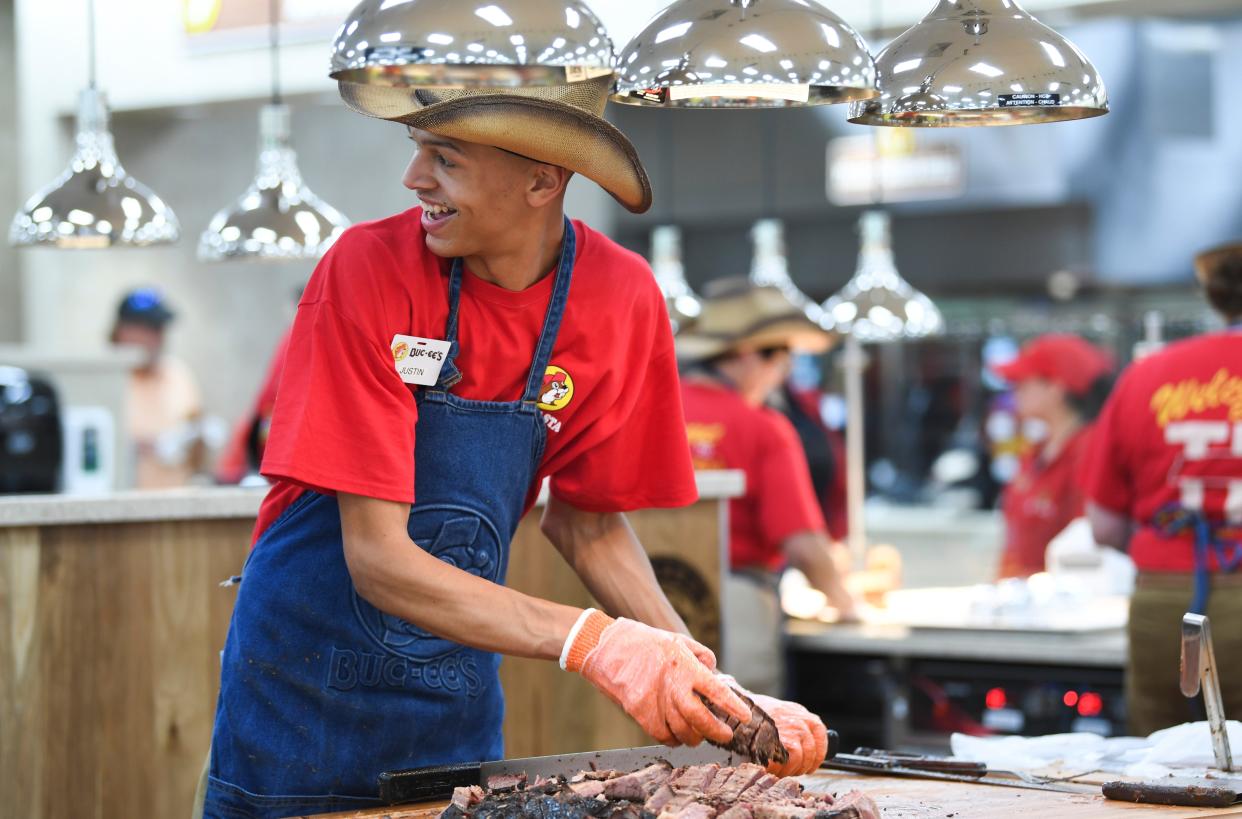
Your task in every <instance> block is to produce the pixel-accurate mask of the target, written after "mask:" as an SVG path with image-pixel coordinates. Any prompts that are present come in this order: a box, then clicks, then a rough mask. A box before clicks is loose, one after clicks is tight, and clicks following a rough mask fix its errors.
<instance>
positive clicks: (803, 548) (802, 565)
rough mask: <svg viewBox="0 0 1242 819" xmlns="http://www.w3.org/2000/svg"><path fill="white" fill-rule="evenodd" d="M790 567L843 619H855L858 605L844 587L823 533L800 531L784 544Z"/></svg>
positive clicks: (782, 545) (830, 544)
mask: <svg viewBox="0 0 1242 819" xmlns="http://www.w3.org/2000/svg"><path fill="white" fill-rule="evenodd" d="M781 550H782V551H783V552H784V553H785V557H786V558H787V559H788V560H789V565H791V566H793V567H794V568H795V569H798V570H800V571H801V572H802V573H803V574H805V575H806V579H807V580H808V581H809V582H810V584H811V585H812V586H814V587H815V588H817V589H819V590H820V591H822V592H823V593H824V594H825V595H827V596H828V602H829V603H831V604H832V605H833V606H834V607H835V608H836V609H837V610H838V611H839V612H840V613H841V616H842V618H846V619H848V618H852V617H854V616H855V614H856V612H855V603H854V599H853V597H851V596H850V593H849V590H848V589H846V587H845V574H844V572H842V571H840V569H839V568H838V566H837V564H836V561H835V560H834V559H833V556H832V542H831V541H829V540H828V537H827V535H825V534H823V533H822V532H809V531H808V532H798V533H796V534H793V535H790V536H789V537H788V538H786V539H785V542H784V543H782V544H781Z"/></svg>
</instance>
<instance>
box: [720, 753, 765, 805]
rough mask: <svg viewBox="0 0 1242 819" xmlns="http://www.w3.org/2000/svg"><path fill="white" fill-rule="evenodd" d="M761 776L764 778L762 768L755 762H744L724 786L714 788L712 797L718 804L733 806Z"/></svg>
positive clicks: (735, 769)
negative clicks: (743, 792)
mask: <svg viewBox="0 0 1242 819" xmlns="http://www.w3.org/2000/svg"><path fill="white" fill-rule="evenodd" d="M761 776H763V768H762V766H759V765H756V764H755V763H753V762H744V763H742V764H741V765H738V766H737V767H736V768H734V769H733V773H732V775H731V776H730V777H729V778H728V779H727V780H725V782H724V784H723V785H718V786H716V787H715V788H714V791H713V793H712V794H711V796H712V798H713V799H715V801H717V802H720V803H723V804H731V803H733V802H736V801H737V798H738V797H739V796H741V795H742V791H744V790H746V789H747V788H749V787H750V786H751V785H752V784H754V782H755V780H756V779H758V778H759V777H761Z"/></svg>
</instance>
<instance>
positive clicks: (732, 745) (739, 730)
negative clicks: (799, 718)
mask: <svg viewBox="0 0 1242 819" xmlns="http://www.w3.org/2000/svg"><path fill="white" fill-rule="evenodd" d="M733 693H734V694H737V695H738V696H739V697H741V698H742V701H743V702H745V703H746V706H747V707H748V708H750V722H748V723H746V724H745V725H743V724H742V723H740V722H739V721H738V720H736V719H734V718H733V717H731V716H729V715H728V714H726V713H725V712H724V711H722V710H720V709H719V708H717V707H716V706H715V705H714V704H713V703H712V702H710V701H709V700H708V699H707V698H706V697H702V696H700V697H699V699H701V700H703V703H704V704H705V705H706V706H707V707H708V709H709V710H710V711H711V712H712V713H713V714H715V715H716V716H717V717H719V718H720V720H721V721H722V722H724V723H725V724H726V725H728V726H729V727H730V728H732V729H733V739H732V740H730V742H729V744H728V745H718V743H715V742H713V743H712V744H713V745H718V747H721V748H724V749H725V750H727V751H732V752H733V753H735V754H737V755H738V756H741V757H745V758H746V759H749V760H751V761H752V762H758V763H759V764H760V765H763V766H765V767H766V766H767V765H768V764H769V763H772V762H778V763H780V764H782V765H783V764H784V763H786V762H788V761H789V751H787V750H785V746H784V745H782V744H781V737H780V733H779V732H778V731H777V730H776V723H775V722H773V721H772V718H771V717H770V716H768V714H767V712H766V711H764V710H763V709H762V708H760V707H759V706H757V705H755V702H754V700H752V699H751V698H750V697H748V696H746V695H745V694H743V693H742V692H741V691H738V690H737V689H736V688H734V689H733Z"/></svg>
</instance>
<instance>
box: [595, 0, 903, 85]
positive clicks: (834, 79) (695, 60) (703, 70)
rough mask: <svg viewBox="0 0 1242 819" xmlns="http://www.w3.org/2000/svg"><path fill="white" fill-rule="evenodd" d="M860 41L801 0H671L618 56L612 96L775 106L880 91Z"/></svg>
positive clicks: (830, 16) (841, 23)
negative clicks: (615, 82)
mask: <svg viewBox="0 0 1242 819" xmlns="http://www.w3.org/2000/svg"><path fill="white" fill-rule="evenodd" d="M878 94H879V91H878V90H877V89H876V74H875V65H874V63H873V62H872V59H871V55H870V54H869V53H868V52H867V44H866V43H865V42H863V39H862V37H861V36H859V34H858V32H857V31H855V30H854V29H853V28H852V27H851V26H850V25H849V24H848V23H846V22H845V21H844V20H842V19H841V18H840V17H838V16H837V15H835V14H833V13H832V12H830V11H828V9H826V8H824V7H822V6H820V5H818V4H817V3H814V2H806V0H677V2H675V3H673V4H672V5H671V6H669V7H668V8H667V9H665V10H664V11H663V12H661V13H660V14H659V15H658V16H657V17H656V18H655V19H654V20H652V21H651V22H650V23H649V24H648V25H647V27H646V28H644V29H643V31H642V32H641V33H640V34H638V36H636V37H635V38H634V39H633V40H631V41H630V43H629V45H627V46H626V47H625V48H624V49H623V50H622V52H621V54H620V56H619V57H618V59H617V91H616V93H615V94H614V96H613V100H614V101H616V102H621V103H627V104H630V105H648V106H660V107H668V108H778V107H786V106H804V105H822V104H827V103H836V102H848V101H851V100H863V99H869V98H871V97H874V96H878Z"/></svg>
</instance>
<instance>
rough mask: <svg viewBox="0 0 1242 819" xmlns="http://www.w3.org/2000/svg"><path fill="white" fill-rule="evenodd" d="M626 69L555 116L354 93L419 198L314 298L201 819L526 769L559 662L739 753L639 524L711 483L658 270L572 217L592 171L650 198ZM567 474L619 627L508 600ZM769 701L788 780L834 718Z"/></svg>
mask: <svg viewBox="0 0 1242 819" xmlns="http://www.w3.org/2000/svg"><path fill="white" fill-rule="evenodd" d="M611 80H612V77H611V75H607V76H603V77H600V78H597V79H594V80H585V81H582V82H577V83H574V84H573V87H572V88H562V89H557V88H555V87H551V88H548V87H540V88H539V89H537V90H538V92H539V98H538V99H534V98H529V97H521V96H517V95H516V92H515V93H514V94H508V93H505V94H497V93H488V92H477V93H473V92H469V91H460V92H454V91H449V92H444V93H443V98H442V99H440V98H438V96H437V95H438V94H439V92H435V91H432V90H428V89H419V90H417V91H414V90H412V89H409V88H399V87H391V88H389V87H380V86H367V87H366V88H363V89H355V88H351V87H349V86H348V84H347V83H342V84H341V92H342V95H343V96H344V97H345V99H346V101H347V102H348V103H349V104H350V105H351V106H352V107H354V108H356V109H357V110H360V111H362V112H363V113H368V114H371V115H373V116H383V117H384V118H391V119H394V120H397V121H399V122H402V123H403V124H405V125H406V126H408V129H409V136H410V138H411V139H412V140H413V142H414V145H415V153H414V157H413V159H412V160H411V161H410V164H409V166H408V168H407V169H406V172H405V176H404V179H403V180H402V181H403V183H404V185H405V186H406V187H407V188H409V189H410V190H411V191H413V192H414V193H415V194H416V195H417V196H418V199H419V200H420V202H421V204H422V207H420V208H413V209H411V210H409V211H406V212H404V213H399V214H397V215H395V216H391V217H388V218H386V219H381V220H379V221H376V222H370V223H366V224H361V225H355V226H354V227H352V228H350V229H349V230H347V231H346V232H345V233H344V234H343V235H342V236H341V237H340V239H339V240H338V241H337V242H336V244H335V245H334V246H333V247H332V249H331V250H330V251H329V252H328V254H327V255H326V256H325V257H324V259H323V261H322V262H321V263H320V264H319V266H318V267H317V269H316V271H315V273H314V275H313V276H312V278H311V281H310V283H309V284H308V285H307V288H306V292H305V293H304V294H303V296H302V300H301V304H300V305H299V307H298V314H297V318H296V320H295V321H294V325H293V331H292V337H291V340H290V344H289V351H288V353H287V355H286V356H285V362H284V369H283V372H282V375H281V381H280V387H279V390H278V391H277V397H276V408H275V411H274V413H273V416H272V425H271V430H270V434H269V437H268V441H267V449H266V452H265V454H264V459H263V473H264V474H265V475H266V476H267V477H268V478H269V479H271V480H272V481H273V482H274V484H273V487H272V489H271V491H270V492H269V494H268V496H267V498H266V500H265V502H264V504H263V507H262V509H261V510H260V513H259V516H258V521H257V523H256V529H255V544H254V549H253V551H252V552H251V555H250V558H249V560H248V561H247V563H246V566H245V568H244V570H243V574H242V578H241V583H240V585H239V587H238V589H239V590H238V597H237V601H236V604H235V606H234V609H233V619H232V622H231V624H230V627H229V634H228V638H227V641H226V643H225V648H224V654H223V671H222V675H221V686H220V698H219V702H218V705H217V710H216V720H215V728H214V732H213V737H212V751H211V760H210V769H209V775H208V778H207V785H206V804H205V808H204V815H206V816H228V817H231V818H232V819H237V817H268V816H271V817H275V816H287V815H289V814H290V813H298V814H303V813H319V812H324V811H329V810H340V809H348V808H353V807H360V806H367V805H372V804H375V803H376V801H377V800H376V796H377V793H376V788H377V785H376V777H377V775H378V774H379V773H380V772H382V771H384V770H390V769H400V768H411V767H424V766H431V765H444V764H451V763H459V762H471V761H478V760H487V759H500V758H503V757H504V747H503V740H502V734H501V724H502V718H503V712H504V696H503V692H502V690H501V687H500V678H499V664H500V654H502V653H503V654H512V655H517V656H524V657H533V658H540V659H545V660H551V661H554V662H555V661H558V660H559V662H560V665H561V667H562V668H564V669H566V670H568V671H571V672H574V673H579V674H581V675H582V676H583V677H584V678H585V679H586V680H587V681H588V682H590V683H591V684H592V685H594V686H595V687H596V688H598V689H599V690H600V691H601V692H602V693H603V694H605V695H606V696H608V697H609V698H610V699H612V700H613V701H614V702H616V703H617V704H618V705H620V706H621V707H622V708H623V709H624V710H625V711H626V713H627V714H629V715H630V716H631V717H632V718H634V719H635V721H636V722H638V724H639V725H641V726H642V727H643V728H644V730H646V731H647V732H648V733H649V734H650V735H651V736H652V737H654V738H655V739H656V740H658V741H660V742H665V743H668V744H670V745H676V744H691V745H693V744H697V743H699V742H700V741H702V740H703V739H704V738H709V739H712V740H715V741H717V742H727V741H728V740H729V739H730V738H731V737H732V731H731V730H730V729H729V727H728V726H727V725H726V724H725V723H724V722H722V721H721V720H719V719H718V718H716V717H715V716H714V715H713V714H712V713H711V712H710V711H708V710H707V706H706V704H705V703H704V701H703V700H702V699H701V697H703V698H706V699H707V700H708V701H711V702H713V703H714V704H716V705H717V706H718V707H719V708H721V709H722V710H723V711H725V712H727V713H728V714H730V715H731V716H732V717H733V718H734V719H739V720H748V719H749V718H750V714H751V712H750V709H749V708H748V707H747V705H746V704H745V702H744V701H743V700H742V699H740V698H739V697H738V696H737V694H736V693H735V692H734V691H733V690H732V689H731V688H730V687H729V686H728V684H727V682H726V681H725V680H724V678H723V677H721V676H720V675H718V674H716V673H714V672H715V669H714V666H715V658H714V657H713V656H712V654H711V652H710V651H708V650H707V649H706V648H704V647H703V646H702V645H700V644H699V643H697V642H695V641H694V640H693V639H691V637H690V636H689V635H688V634H687V633H686V627H685V624H684V623H683V622H682V621H681V619H680V618H679V617H678V616H677V614H676V612H675V611H674V610H673V608H672V606H671V605H670V603H669V601H668V599H667V598H666V597H665V596H664V594H663V592H662V591H661V589H660V587H659V585H658V583H657V582H656V579H655V574H654V572H653V571H652V568H651V564H650V562H649V561H648V560H647V556H646V554H645V553H644V551H643V549H642V545H641V544H640V543H639V542H638V540H637V539H636V537H635V536H634V533H633V531H632V530H631V529H630V527H629V525H628V523H627V522H626V519H625V516H624V512H626V511H628V510H632V509H641V508H644V507H676V506H684V505H686V504H689V503H691V502H693V501H694V500H695V499H696V497H697V492H696V488H695V481H694V473H693V470H692V468H691V464H690V458H689V453H688V451H687V448H686V445H685V430H684V427H683V426H682V419H681V413H680V407H679V406H678V403H677V400H676V399H677V391H676V389H675V387H674V385H675V384H676V383H677V369H676V359H675V356H674V350H673V340H672V333H671V331H670V327H669V319H668V313H667V311H666V309H665V307H664V299H663V297H662V295H661V293H660V290H659V287H658V286H657V285H656V283H655V279H654V276H653V274H652V272H651V268H650V267H649V266H648V265H647V263H646V262H645V261H644V260H643V259H642V258H641V257H640V256H638V255H636V254H634V253H631V252H629V251H627V250H624V249H623V248H621V247H619V246H618V245H617V244H615V243H614V242H612V241H610V240H609V239H608V238H607V237H605V236H603V235H602V234H599V233H597V232H595V231H593V230H591V229H590V228H589V227H587V226H586V225H584V224H582V223H581V222H577V221H570V220H569V219H567V218H566V217H565V216H564V198H565V188H566V185H567V184H568V183H569V179H570V177H571V176H572V174H573V173H574V172H580V173H582V174H583V175H584V176H587V177H588V178H590V179H592V180H594V181H596V182H597V183H599V184H600V185H601V186H603V187H604V188H605V190H607V191H608V192H609V193H611V194H612V195H613V196H614V197H616V198H617V200H618V201H620V202H621V203H622V204H623V205H624V206H625V207H627V208H629V209H630V210H632V211H635V212H642V211H644V210H646V209H647V208H648V206H649V205H650V197H651V188H650V185H649V183H648V180H647V176H646V173H645V171H644V170H643V168H642V165H641V164H640V162H639V160H638V157H637V154H636V153H635V151H634V148H633V146H632V145H631V144H630V142H629V141H628V140H627V139H626V138H625V137H624V136H623V135H622V134H621V133H620V132H619V131H617V130H616V129H615V128H614V127H613V126H612V125H610V124H609V123H608V122H607V121H605V120H604V119H603V118H602V116H601V115H602V113H603V109H604V103H605V101H606V100H607V97H608V93H609V91H610V89H611ZM558 91H559V93H560V94H562V98H559V99H558V98H557V94H558ZM571 282H572V286H571ZM553 385H556V386H553ZM670 388H672V389H671V392H672V395H671V398H670ZM545 477H547V478H550V497H549V500H548V502H547V506H546V508H545V510H544V513H543V519H542V528H543V531H544V533H545V534H546V535H547V536H548V538H549V539H550V540H551V541H552V543H553V544H554V545H555V546H556V548H557V549H558V550H559V551H560V552H561V554H562V555H563V556H564V557H565V559H566V561H567V562H568V563H569V565H570V566H572V567H573V568H574V570H575V571H576V572H577V574H578V576H579V577H580V578H581V579H582V581H583V583H584V584H585V586H586V587H587V588H588V589H589V590H590V591H591V593H592V594H593V595H594V596H595V598H596V599H597V600H599V601H600V603H601V605H602V607H603V608H605V609H606V610H607V611H609V612H610V613H611V616H610V615H609V614H604V613H603V612H602V611H597V610H595V609H586V610H585V611H584V610H582V609H578V608H576V607H573V606H565V605H561V604H558V603H555V602H552V601H548V600H542V599H539V598H536V597H531V596H529V595H525V594H521V593H519V592H517V591H514V590H512V589H508V588H506V587H505V586H504V580H505V570H506V565H507V562H508V558H509V544H510V541H511V539H512V537H513V534H514V531H515V530H516V528H517V526H518V522H519V520H520V519H521V517H522V516H523V514H525V513H526V512H528V511H529V510H530V509H531V507H532V506H533V505H534V502H535V499H536V497H537V495H538V492H539V487H540V485H541V483H542V482H543V479H544V478H545ZM614 618H615V619H614ZM756 702H757V703H760V701H759V700H756ZM760 707H762V708H764V709H765V710H767V711H768V713H769V714H770V715H771V716H772V718H773V719H774V720H775V721H776V722H777V725H778V728H779V729H780V738H781V740H782V742H783V743H784V744H785V745H786V747H787V748H788V749H789V752H790V759H789V762H788V763H787V764H786V765H783V766H777V768H776V769H777V770H778V771H780V772H781V773H785V774H800V773H808V772H810V771H813V770H815V769H816V768H817V767H818V766H819V763H820V762H821V761H822V760H823V758H824V756H825V753H826V750H827V732H826V729H825V728H824V726H823V723H822V722H820V721H819V720H818V719H817V718H816V717H814V716H813V715H811V714H809V713H808V712H807V711H806V710H805V709H803V708H801V707H800V706H796V705H794V704H792V703H784V702H781V701H779V700H765V701H763V702H761V703H760ZM291 794H294V795H297V796H290V795H291Z"/></svg>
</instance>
